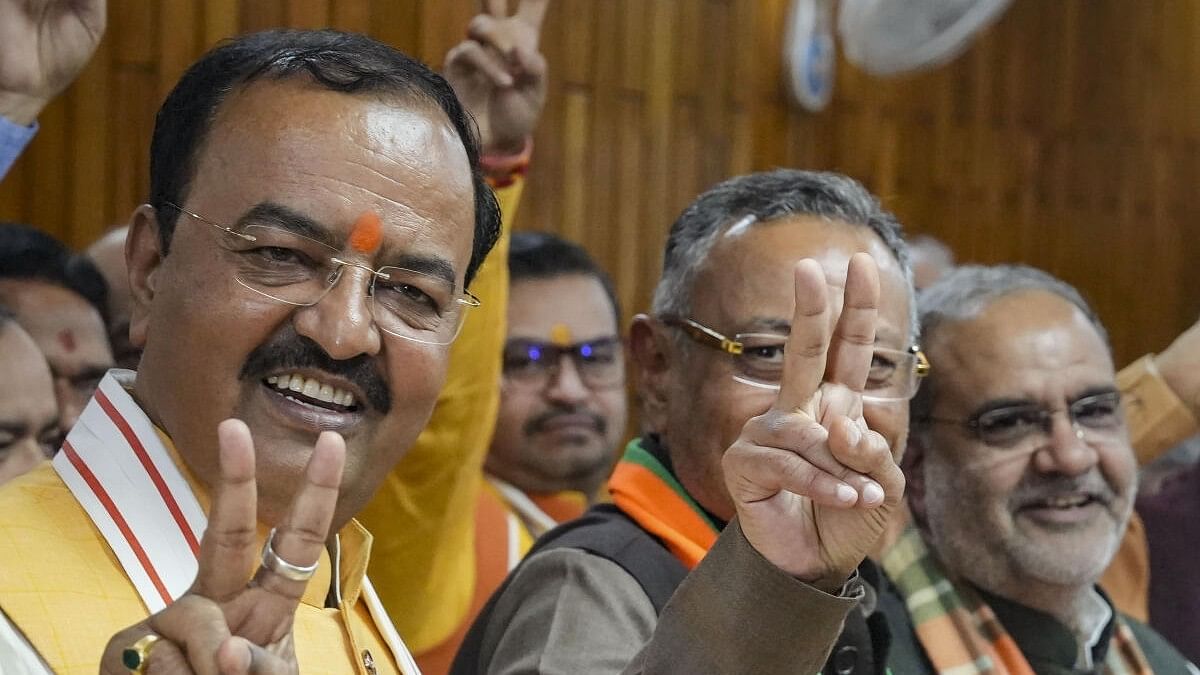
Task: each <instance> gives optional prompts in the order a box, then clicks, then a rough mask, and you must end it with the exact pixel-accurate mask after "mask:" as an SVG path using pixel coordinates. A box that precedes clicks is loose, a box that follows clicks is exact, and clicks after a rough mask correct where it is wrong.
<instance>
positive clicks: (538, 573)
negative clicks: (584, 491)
mask: <svg viewBox="0 0 1200 675" xmlns="http://www.w3.org/2000/svg"><path fill="white" fill-rule="evenodd" d="M655 621H656V616H655V611H654V605H653V604H651V602H650V598H649V597H647V596H646V593H645V591H643V590H642V587H641V585H640V584H639V583H638V582H637V580H636V579H634V578H633V577H632V576H630V575H629V573H628V572H626V571H625V570H624V569H622V568H621V566H620V565H617V564H616V563H614V562H612V561H611V560H608V559H606V558H601V557H599V556H596V555H592V554H591V553H588V552H586V551H582V550H579V549H571V548H559V549H551V550H549V551H545V552H543V553H538V554H536V555H534V556H533V557H532V558H530V559H529V560H527V561H526V562H525V564H524V565H523V566H522V567H521V568H520V570H519V571H518V572H517V575H516V576H515V577H514V578H513V580H512V582H511V583H510V584H509V586H508V588H506V589H505V592H504V595H503V596H501V597H500V598H499V599H498V601H497V604H496V607H495V609H494V611H493V614H492V615H491V617H490V620H489V624H488V627H487V631H486V633H485V634H484V639H483V645H482V650H481V652H482V654H483V655H485V663H486V668H483V669H481V672H484V673H487V674H488V675H530V674H533V673H537V674H539V675H576V674H577V673H588V675H616V674H617V673H621V672H622V671H623V670H624V669H625V667H626V666H627V665H628V664H629V662H630V661H631V660H633V657H634V656H635V655H636V654H637V652H638V649H640V648H641V646H642V645H643V644H645V643H646V641H647V640H649V639H650V636H651V635H652V634H653V632H654V624H655ZM489 653H490V658H488V657H486V655H487V654H489ZM676 672H683V671H676Z"/></svg>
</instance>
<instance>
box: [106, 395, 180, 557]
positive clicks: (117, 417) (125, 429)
mask: <svg viewBox="0 0 1200 675" xmlns="http://www.w3.org/2000/svg"><path fill="white" fill-rule="evenodd" d="M96 401H97V402H98V403H99V404H100V407H101V408H103V409H104V412H105V413H107V414H108V418H109V419H110V420H112V422H113V424H115V425H117V429H119V430H120V431H121V435H122V436H124V437H125V442H126V443H128V444H129V447H130V448H132V449H133V454H135V455H137V458H138V461H139V462H141V463H142V467H143V468H144V469H146V474H147V475H149V476H150V480H151V482H153V483H154V487H156V488H158V494H159V496H161V497H162V500H163V503H164V504H166V506H167V510H168V511H170V512H171V517H172V518H174V519H175V524H176V525H178V526H179V531H180V532H182V533H183V538H184V540H186V541H187V543H188V546H189V547H190V548H191V549H192V555H193V556H195V557H196V558H197V559H198V558H199V556H200V542H198V541H196V535H195V534H193V533H192V528H191V527H189V526H188V523H187V519H186V518H184V517H183V510H182V509H180V508H179V504H178V502H176V501H175V495H173V494H171V490H170V489H169V488H168V487H167V482H166V481H164V480H163V477H162V474H160V473H159V472H158V467H156V466H154V462H151V461H150V455H149V454H148V453H147V452H146V448H145V447H144V446H143V445H142V441H141V439H139V438H138V437H137V434H135V433H133V428H132V427H130V426H129V423H128V422H126V421H125V417H124V416H122V415H121V413H120V412H118V411H117V408H116V406H114V405H113V404H112V401H110V400H108V396H106V395H105V394H104V392H103V391H101V390H99V389H97V390H96Z"/></svg>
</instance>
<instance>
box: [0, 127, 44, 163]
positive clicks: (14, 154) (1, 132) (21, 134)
mask: <svg viewBox="0 0 1200 675" xmlns="http://www.w3.org/2000/svg"><path fill="white" fill-rule="evenodd" d="M37 130H38V127H37V123H36V122H35V123H33V124H31V125H29V126H27V127H26V126H21V125H20V124H16V123H14V122H10V121H9V120H8V119H6V118H5V117H4V116H2V115H0V179H3V178H4V176H5V175H6V174H7V173H8V170H9V169H10V168H12V165H13V164H14V163H16V161H17V158H18V157H20V156H21V152H22V151H23V150H25V146H27V145H29V141H31V140H33V137H34V135H35V134H37Z"/></svg>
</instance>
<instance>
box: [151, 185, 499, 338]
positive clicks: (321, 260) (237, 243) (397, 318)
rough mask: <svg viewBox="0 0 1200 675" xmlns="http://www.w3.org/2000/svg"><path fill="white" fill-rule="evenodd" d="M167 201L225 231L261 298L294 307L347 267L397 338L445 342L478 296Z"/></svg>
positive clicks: (287, 233)
mask: <svg viewBox="0 0 1200 675" xmlns="http://www.w3.org/2000/svg"><path fill="white" fill-rule="evenodd" d="M167 206H169V207H171V208H173V209H176V210H178V211H179V212H180V213H182V214H183V215H185V216H187V217H188V218H191V219H193V220H195V221H197V222H201V223H204V224H206V225H210V226H212V227H214V228H216V229H217V230H219V231H220V232H221V233H222V234H221V239H220V242H221V247H222V248H223V249H225V250H226V251H228V252H229V253H230V254H231V260H232V263H233V266H234V271H233V278H234V280H235V281H237V283H238V284H240V285H241V286H243V287H245V288H246V289H248V290H250V291H253V292H255V293H257V294H259V295H262V296H264V297H267V298H270V299H272V300H275V301H277V302H282V303H284V304H288V305H294V306H297V307H310V306H312V305H315V304H317V303H319V302H320V301H321V300H322V299H323V298H324V297H325V296H326V295H328V294H329V291H330V290H332V289H333V287H334V286H336V285H337V282H338V280H339V279H341V277H342V273H343V272H344V271H345V270H346V268H347V267H355V268H358V269H361V270H363V271H365V272H366V273H367V274H369V275H370V282H369V284H368V287H367V296H368V297H369V298H370V299H371V302H370V307H371V315H372V317H373V318H374V319H375V325H376V326H378V327H379V329H380V330H382V331H383V332H385V333H387V334H389V335H393V336H395V337H398V338H401V339H404V340H411V341H412V342H419V343H422V344H431V345H448V344H450V343H451V342H454V339H455V338H456V337H458V333H459V331H460V330H462V325H463V322H464V321H465V320H466V315H467V312H468V311H469V310H470V308H471V307H478V306H479V305H480V302H479V298H476V297H475V296H474V295H471V294H470V293H469V292H467V291H465V290H464V291H462V292H458V291H457V290H456V288H455V284H454V282H453V281H451V280H449V279H446V278H444V277H441V276H437V275H435V274H429V273H426V272H422V271H419V270H412V269H408V268H405V267H397V266H391V265H387V266H384V267H380V268H379V269H375V268H372V267H370V266H368V265H365V264H363V263H361V262H356V261H353V260H348V259H346V258H344V257H342V256H343V255H344V254H343V253H342V251H339V250H338V249H336V248H334V247H333V246H330V245H329V244H326V243H324V242H321V241H317V240H316V239H313V238H311V237H307V236H305V235H303V234H300V233H298V232H293V231H291V230H287V229H284V228H281V227H276V226H273V225H260V224H250V225H246V226H243V227H238V228H234V227H229V226H227V225H222V224H221V223H218V222H216V221H213V220H210V219H208V218H206V217H204V216H202V215H200V214H198V213H194V212H192V211H189V210H187V209H184V208H183V207H181V206H178V205H176V204H171V203H167Z"/></svg>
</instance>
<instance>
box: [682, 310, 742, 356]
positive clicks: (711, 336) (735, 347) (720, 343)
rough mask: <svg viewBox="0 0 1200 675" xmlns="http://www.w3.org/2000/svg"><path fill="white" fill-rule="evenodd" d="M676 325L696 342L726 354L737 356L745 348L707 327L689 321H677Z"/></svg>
mask: <svg viewBox="0 0 1200 675" xmlns="http://www.w3.org/2000/svg"><path fill="white" fill-rule="evenodd" d="M677 325H678V326H679V327H681V328H683V330H684V331H686V332H687V333H688V335H691V336H692V337H693V338H694V339H695V340H696V341H698V342H700V343H702V344H707V345H709V346H711V347H715V348H716V349H719V350H721V351H723V352H725V353H727V354H733V355H734V356H737V355H739V354H741V353H742V351H743V350H744V349H745V348H746V346H745V345H744V344H742V343H741V342H738V341H737V340H731V339H729V338H727V337H725V336H724V335H721V334H720V333H718V332H717V331H715V330H713V329H711V328H709V327H708V326H704V325H701V324H699V323H696V322H695V321H692V320H691V319H679V320H677Z"/></svg>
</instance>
